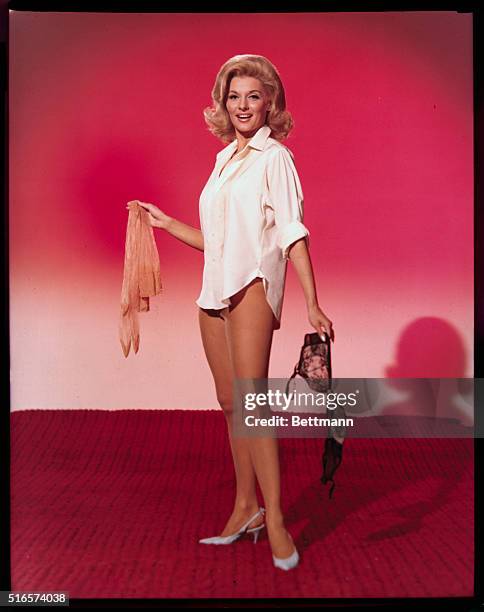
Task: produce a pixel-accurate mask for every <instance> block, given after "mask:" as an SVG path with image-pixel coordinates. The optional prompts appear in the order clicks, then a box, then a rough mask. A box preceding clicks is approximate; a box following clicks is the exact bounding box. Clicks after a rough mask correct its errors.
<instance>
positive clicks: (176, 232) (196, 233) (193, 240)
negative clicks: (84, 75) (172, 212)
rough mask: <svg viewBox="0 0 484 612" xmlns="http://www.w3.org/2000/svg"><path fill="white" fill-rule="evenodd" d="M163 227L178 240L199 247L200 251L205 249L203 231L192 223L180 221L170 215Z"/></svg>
mask: <svg viewBox="0 0 484 612" xmlns="http://www.w3.org/2000/svg"><path fill="white" fill-rule="evenodd" d="M162 229H164V230H165V231H167V232H168V233H169V234H171V235H172V236H174V237H175V238H178V240H181V241H182V242H184V243H185V244H188V246H191V247H193V248H195V249H198V250H199V251H203V250H204V240H203V234H202V231H201V230H199V229H197V228H196V227H192V226H191V225H187V224H186V223H182V222H181V221H178V219H173V218H172V217H169V218H168V220H167V221H166V222H165V224H164V227H162Z"/></svg>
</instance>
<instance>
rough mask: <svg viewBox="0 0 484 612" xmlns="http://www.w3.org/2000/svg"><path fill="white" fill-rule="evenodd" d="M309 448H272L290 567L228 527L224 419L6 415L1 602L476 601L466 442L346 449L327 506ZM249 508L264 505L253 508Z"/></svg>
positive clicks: (230, 480) (315, 446) (229, 476)
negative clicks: (5, 584)
mask: <svg viewBox="0 0 484 612" xmlns="http://www.w3.org/2000/svg"><path fill="white" fill-rule="evenodd" d="M322 443H323V440H321V439H319V440H318V439H281V440H280V445H281V453H280V455H281V467H282V472H283V473H282V477H283V480H282V482H283V510H284V513H285V517H286V526H287V528H288V529H289V531H290V532H291V534H292V535H293V538H294V541H295V543H296V545H297V547H298V550H299V552H300V555H301V561H300V564H299V566H298V567H297V568H296V569H294V570H291V571H289V572H283V571H282V570H279V569H276V568H275V567H273V565H272V560H271V555H270V547H269V543H268V540H267V534H266V532H265V531H264V532H263V535H262V536H261V538H260V539H259V541H258V542H257V544H255V545H254V543H253V542H252V541H251V540H250V539H243V540H239V541H237V542H235V543H234V544H231V545H228V546H207V545H202V544H198V539H199V538H201V537H206V536H210V535H215V534H217V533H218V532H219V531H220V530H221V529H222V528H223V526H224V525H225V522H226V519H227V518H228V516H229V514H230V513H231V510H232V503H233V498H234V476H233V465H232V459H231V455H230V448H229V443H228V437H227V431H226V425H225V419H224V417H223V414H222V412H221V411H179V410H176V411H138V410H133V411H116V412H111V411H95V410H84V411H72V410H65V411H58V410H52V411H38V410H31V411H22V412H14V413H12V415H11V449H12V454H11V458H12V466H11V476H12V489H11V494H12V505H11V516H12V532H11V536H12V590H22V591H37V590H45V591H56V590H65V591H68V592H69V596H70V597H71V598H113V597H121V598H124V597H125V598H137V597H140V598H156V597H161V598H164V597H177V598H178V597H183V598H185V597H197V598H198V597H202V598H206V597H449V596H471V595H472V591H473V588H472V587H473V555H474V547H473V540H474V526H473V525H474V521H473V514H474V509H473V502H474V498H473V488H474V487H473V440H472V439H410V438H404V439H377V440H371V439H357V438H353V439H348V440H347V441H346V442H345V449H344V458H343V464H342V465H341V467H340V469H339V471H338V472H337V474H336V482H337V485H336V489H335V491H334V497H333V499H331V500H329V499H328V485H327V486H326V487H323V485H322V484H321V483H320V482H319V477H320V475H321V467H320V456H321V449H322ZM259 500H260V502H261V503H262V501H263V500H262V497H260V498H259Z"/></svg>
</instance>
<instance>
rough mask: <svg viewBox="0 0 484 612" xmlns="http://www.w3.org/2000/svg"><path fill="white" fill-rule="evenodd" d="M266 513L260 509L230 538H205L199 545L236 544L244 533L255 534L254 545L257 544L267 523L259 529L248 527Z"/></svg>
mask: <svg viewBox="0 0 484 612" xmlns="http://www.w3.org/2000/svg"><path fill="white" fill-rule="evenodd" d="M264 512H265V508H262V507H260V508H259V510H257V512H256V513H255V514H254V516H253V517H252V518H250V519H249V520H248V521H247V522H246V523H245V524H244V525H242V527H241V528H240V529H239V530H238V531H237V532H236V533H233V534H232V535H228V536H213V537H211V538H203V539H202V540H198V542H199V544H232V542H235V540H237V539H238V538H240V536H241V535H242V534H243V533H253V534H254V544H255V543H256V542H257V538H258V536H259V533H260V531H261V530H262V529H264V527H265V523H262V525H257V527H251V528H250V529H248V526H249V525H250V524H251V523H252V521H254V520H255V519H256V518H257V517H258V516H260V515H263V514H264Z"/></svg>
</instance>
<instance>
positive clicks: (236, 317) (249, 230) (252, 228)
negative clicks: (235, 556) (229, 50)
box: [140, 55, 334, 570]
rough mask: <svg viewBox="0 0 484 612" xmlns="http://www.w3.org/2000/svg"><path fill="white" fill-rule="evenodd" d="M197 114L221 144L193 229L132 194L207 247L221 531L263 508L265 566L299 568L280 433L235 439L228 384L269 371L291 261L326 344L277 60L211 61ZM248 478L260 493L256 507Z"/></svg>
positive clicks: (252, 523) (243, 527)
mask: <svg viewBox="0 0 484 612" xmlns="http://www.w3.org/2000/svg"><path fill="white" fill-rule="evenodd" d="M212 98H213V101H214V104H215V108H207V109H205V111H204V116H205V121H206V123H207V124H208V126H209V130H210V131H211V132H212V133H213V134H214V135H215V136H217V137H218V138H220V139H221V140H222V141H223V142H225V143H227V142H228V143H229V144H228V145H227V146H226V147H225V148H224V149H222V150H221V151H220V152H219V153H218V154H217V159H216V163H215V168H214V170H213V172H212V175H211V176H210V178H209V180H208V182H207V184H206V185H205V187H204V189H203V191H202V194H201V196H200V203H199V206H200V211H199V212H200V225H201V229H200V230H198V229H196V228H193V227H191V226H188V225H186V224H184V223H182V222H180V221H178V220H175V219H173V218H171V217H169V216H168V215H167V214H165V213H164V212H162V211H161V210H160V209H159V208H157V207H156V206H154V205H153V204H147V203H143V202H140V205H141V206H143V207H144V208H145V209H146V210H147V211H148V212H149V213H150V223H151V225H152V226H153V227H158V228H162V229H164V230H165V231H167V232H168V233H169V234H171V235H172V236H175V238H178V239H179V240H181V241H183V242H184V243H186V244H188V245H189V246H192V247H194V248H196V249H199V250H200V251H204V259H205V266H204V271H203V284H202V290H201V293H200V296H199V297H198V299H197V300H196V303H197V305H198V306H199V310H198V313H199V325H200V331H201V337H202V343H203V347H204V350H205V354H206V357H207V360H208V364H209V367H210V369H211V372H212V375H213V378H214V382H215V389H216V394H217V399H218V402H219V404H220V406H221V408H222V410H223V412H224V415H225V418H226V421H227V426H228V435H229V440H230V445H231V450H232V456H233V461H234V467H235V474H236V497H235V502H234V509H233V512H232V514H231V515H230V517H229V518H228V520H227V523H226V524H225V526H224V528H223V529H222V531H221V533H220V534H219V535H218V536H214V537H211V538H205V539H202V540H200V542H201V543H204V544H229V543H231V542H233V541H235V540H236V539H237V538H238V537H239V536H240V535H242V533H245V532H247V533H253V534H254V540H255V541H257V534H258V533H259V531H260V530H261V529H262V528H263V527H264V514H265V521H266V526H267V532H268V536H269V542H270V546H271V550H272V557H273V562H274V565H275V566H276V567H279V568H281V569H285V570H287V569H291V568H292V567H295V566H296V565H297V564H298V561H299V555H298V551H297V549H296V548H295V546H294V542H293V540H292V536H291V535H290V534H289V533H288V531H287V530H286V528H285V526H284V517H283V514H282V510H281V503H280V473H279V457H278V441H277V438H275V437H263V438H262V437H250V438H248V437H237V436H234V435H233V431H232V424H233V423H232V417H233V407H234V398H233V397H232V395H233V380H234V378H237V379H249V378H265V379H267V376H268V370H269V356H270V350H271V344H272V335H273V332H274V330H277V329H279V328H280V319H281V311H282V301H283V292H284V284H285V275H286V268H287V261H288V259H290V260H291V262H292V263H293V265H294V267H295V269H296V272H297V275H298V278H299V281H300V283H301V286H302V288H303V291H304V296H305V299H306V303H307V313H308V320H309V323H310V324H311V325H312V326H313V327H314V329H315V330H316V331H317V332H318V333H319V334H322V332H323V331H326V332H327V333H328V335H329V336H330V338H331V339H332V340H333V341H334V332H333V330H332V323H331V321H330V320H329V319H328V317H327V316H326V315H325V314H324V312H323V311H322V310H321V308H320V307H319V305H318V300H317V296H316V290H315V286H314V277H313V272H312V266H311V263H310V258H309V253H308V235H309V232H308V230H307V228H306V227H305V226H304V225H303V223H302V219H303V196H302V190H301V185H300V182H299V178H298V175H297V172H296V168H295V166H294V163H293V155H292V153H291V151H290V150H289V149H288V148H287V147H285V145H283V144H281V142H280V141H281V140H283V139H284V138H285V137H286V136H287V135H288V133H289V132H290V130H291V129H292V126H293V121H292V118H291V115H290V113H289V112H288V111H286V108H285V107H286V104H285V94H284V88H283V85H282V82H281V79H280V77H279V74H278V72H277V70H276V68H275V67H274V66H273V65H272V64H271V62H269V61H268V60H267V59H266V58H265V57H263V56H260V55H237V56H235V57H233V58H231V59H229V60H228V61H227V62H226V63H225V64H224V65H223V66H222V67H221V69H220V71H219V73H218V75H217V77H216V81H215V85H214V88H213V90H212ZM256 477H257V480H258V482H259V485H260V488H261V491H262V493H263V496H264V502H265V508H263V507H259V503H258V500H257V495H256Z"/></svg>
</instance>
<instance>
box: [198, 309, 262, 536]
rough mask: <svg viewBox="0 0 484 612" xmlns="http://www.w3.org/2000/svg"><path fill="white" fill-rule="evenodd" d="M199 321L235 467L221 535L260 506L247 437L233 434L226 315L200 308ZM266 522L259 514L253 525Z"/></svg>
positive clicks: (231, 382)
mask: <svg viewBox="0 0 484 612" xmlns="http://www.w3.org/2000/svg"><path fill="white" fill-rule="evenodd" d="M199 324H200V331H201V335H202V343H203V347H204V350H205V355H206V357H207V361H208V364H209V367H210V370H211V372H212V375H213V379H214V382H215V390H216V394H217V400H218V402H219V404H220V407H221V408H222V410H223V412H224V415H225V419H226V421H227V430H228V434H229V441H230V447H231V450H232V458H233V462H234V468H235V477H236V497H235V502H234V509H233V512H232V515H231V516H230V517H229V519H228V521H227V523H226V525H225V527H224V529H223V531H222V532H221V533H219V534H218V535H221V536H226V535H230V534H232V533H235V532H236V531H238V530H239V529H240V527H241V526H242V525H243V524H244V523H246V522H247V520H248V519H249V518H250V517H251V516H254V514H255V513H256V512H257V510H258V509H259V503H258V501H257V494H256V479H255V472H254V468H253V466H252V460H251V457H250V451H249V445H248V440H247V439H244V438H240V437H233V436H232V409H233V406H232V394H233V370H232V365H231V363H230V356H229V353H228V348H227V339H226V334H225V322H224V319H222V318H220V317H219V316H215V313H213V312H212V314H209V312H208V311H206V310H203V309H201V308H200V309H199ZM263 522H264V518H263V517H261V516H259V517H257V518H256V519H255V520H254V521H252V523H251V524H250V527H255V526H257V525H260V524H261V523H263Z"/></svg>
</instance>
